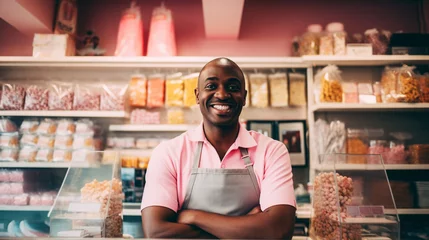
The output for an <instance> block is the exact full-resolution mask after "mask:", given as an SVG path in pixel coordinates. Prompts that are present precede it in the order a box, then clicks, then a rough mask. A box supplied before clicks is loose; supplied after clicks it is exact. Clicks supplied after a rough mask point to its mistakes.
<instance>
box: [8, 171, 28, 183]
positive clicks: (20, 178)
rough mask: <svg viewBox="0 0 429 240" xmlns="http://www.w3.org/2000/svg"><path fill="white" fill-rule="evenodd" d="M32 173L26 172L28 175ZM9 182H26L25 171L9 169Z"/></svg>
mask: <svg viewBox="0 0 429 240" xmlns="http://www.w3.org/2000/svg"><path fill="white" fill-rule="evenodd" d="M28 175H30V174H26V176H28ZM9 182H20V183H22V182H24V171H22V170H12V171H9Z"/></svg>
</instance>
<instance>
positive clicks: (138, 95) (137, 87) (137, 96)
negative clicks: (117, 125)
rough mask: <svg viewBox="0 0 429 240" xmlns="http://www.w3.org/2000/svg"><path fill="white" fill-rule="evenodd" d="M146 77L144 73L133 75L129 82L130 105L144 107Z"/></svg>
mask: <svg viewBox="0 0 429 240" xmlns="http://www.w3.org/2000/svg"><path fill="white" fill-rule="evenodd" d="M146 89H147V79H146V77H145V76H144V75H140V74H138V75H133V76H131V81H130V84H129V92H130V93H129V95H130V96H129V99H130V100H129V102H130V106H132V107H146V99H147V90H146Z"/></svg>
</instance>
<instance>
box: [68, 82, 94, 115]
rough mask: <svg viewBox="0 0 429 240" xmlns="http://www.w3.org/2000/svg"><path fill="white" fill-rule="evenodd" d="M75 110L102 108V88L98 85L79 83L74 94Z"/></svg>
mask: <svg viewBox="0 0 429 240" xmlns="http://www.w3.org/2000/svg"><path fill="white" fill-rule="evenodd" d="M73 110H82V111H96V110H100V90H99V87H98V85H95V84H94V85H93V84H78V85H77V86H76V90H75V94H74V100H73Z"/></svg>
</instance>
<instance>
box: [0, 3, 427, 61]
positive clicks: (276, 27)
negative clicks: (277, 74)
mask: <svg viewBox="0 0 429 240" xmlns="http://www.w3.org/2000/svg"><path fill="white" fill-rule="evenodd" d="M129 2H130V1H124V0H91V1H88V0H79V4H78V7H79V17H78V25H79V26H78V29H79V30H80V32H81V33H84V32H85V31H86V30H87V29H92V30H95V31H96V33H97V34H98V35H99V36H100V38H101V46H102V47H104V48H106V49H107V55H112V54H113V52H114V50H115V45H116V34H117V30H118V22H119V19H120V16H121V12H122V11H123V10H124V9H125V8H126V7H127V6H128V4H129ZM137 2H138V4H139V5H140V7H141V10H142V14H143V20H144V34H145V42H146V44H147V35H148V28H149V21H150V16H151V13H152V9H153V8H154V7H155V6H157V5H159V4H160V2H161V0H138V1H137ZM164 2H165V3H166V5H167V6H168V7H169V8H171V9H172V11H173V13H174V19H175V27H176V40H177V49H178V54H179V55H181V56H208V55H211V56H216V55H217V56H219V55H227V56H287V55H290V42H291V39H292V37H293V36H295V35H299V34H302V33H303V31H305V28H306V26H307V25H308V24H311V23H321V24H323V25H325V24H327V23H329V22H332V21H342V22H343V23H344V24H345V27H346V31H347V32H349V33H356V32H363V31H364V30H365V29H368V28H372V27H377V28H383V29H389V30H393V31H397V30H404V31H406V32H418V31H419V26H420V24H419V18H418V15H417V13H418V8H417V1H409V0H373V1H371V3H370V4H363V1H355V0H352V1H342V0H329V1H328V0H326V1H320V0H296V1H295V0H294V1H284V0H265V1H262V0H246V2H245V6H244V13H243V19H242V24H241V30H240V37H239V40H210V39H206V38H205V36H204V23H203V15H202V3H201V0H180V1H178V0H169V1H164ZM0 34H1V35H2V36H6V37H1V39H0V55H31V38H28V37H24V36H22V35H20V34H19V33H17V32H15V31H14V30H13V29H10V28H8V27H7V26H5V24H4V23H2V22H1V21H0ZM17 39H18V40H17ZM23 44H24V45H23Z"/></svg>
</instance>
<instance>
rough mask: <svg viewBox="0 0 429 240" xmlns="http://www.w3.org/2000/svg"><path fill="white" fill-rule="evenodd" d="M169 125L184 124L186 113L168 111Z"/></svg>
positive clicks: (176, 110) (180, 110) (179, 110)
mask: <svg viewBox="0 0 429 240" xmlns="http://www.w3.org/2000/svg"><path fill="white" fill-rule="evenodd" d="M167 115H168V117H167V118H168V124H184V123H185V113H184V112H183V110H182V109H174V108H173V109H169V110H168V113H167Z"/></svg>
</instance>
